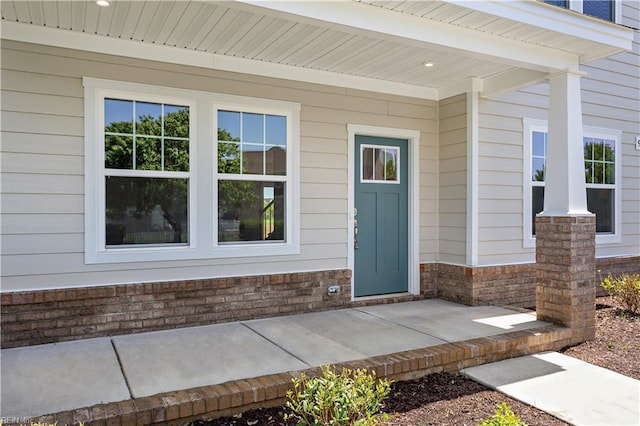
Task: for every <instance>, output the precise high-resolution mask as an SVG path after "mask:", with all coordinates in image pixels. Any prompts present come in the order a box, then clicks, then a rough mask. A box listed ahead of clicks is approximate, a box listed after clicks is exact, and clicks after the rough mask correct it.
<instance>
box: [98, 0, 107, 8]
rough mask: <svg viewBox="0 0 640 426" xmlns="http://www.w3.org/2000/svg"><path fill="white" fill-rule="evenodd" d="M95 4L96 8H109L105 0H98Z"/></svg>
mask: <svg viewBox="0 0 640 426" xmlns="http://www.w3.org/2000/svg"><path fill="white" fill-rule="evenodd" d="M96 4H97V5H98V6H102V7H107V6H109V2H108V1H107V0H98V1H96Z"/></svg>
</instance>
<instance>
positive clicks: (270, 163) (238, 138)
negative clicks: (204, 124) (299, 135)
mask: <svg viewBox="0 0 640 426" xmlns="http://www.w3.org/2000/svg"><path fill="white" fill-rule="evenodd" d="M228 142H235V143H228ZM286 145H287V118H286V117H285V116H278V115H265V114H257V113H247V112H235V111H224V110H220V111H218V172H219V173H230V174H254V175H274V176H285V175H286V164H287V158H286Z"/></svg>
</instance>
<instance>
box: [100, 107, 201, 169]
mask: <svg viewBox="0 0 640 426" xmlns="http://www.w3.org/2000/svg"><path fill="white" fill-rule="evenodd" d="M104 114H105V116H104V123H105V127H104V141H105V167H106V168H107V169H127V170H165V171H188V170H189V107H186V106H178V105H165V104H161V103H151V102H138V101H130V100H120V99H105V100H104ZM134 117H136V118H135V120H134ZM169 137H171V138H172V140H169V139H168V138H169ZM167 150H169V151H170V152H168V153H167V152H166V151H167ZM167 159H169V160H170V164H165V161H166V160H167Z"/></svg>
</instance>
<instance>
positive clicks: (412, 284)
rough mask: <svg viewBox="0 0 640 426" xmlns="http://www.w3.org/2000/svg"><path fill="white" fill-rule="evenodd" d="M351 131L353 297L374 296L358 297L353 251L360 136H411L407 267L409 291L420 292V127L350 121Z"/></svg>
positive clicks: (350, 264) (349, 252)
mask: <svg viewBox="0 0 640 426" xmlns="http://www.w3.org/2000/svg"><path fill="white" fill-rule="evenodd" d="M347 131H348V134H349V137H348V144H347V145H348V147H347V149H348V152H347V162H348V178H347V182H348V188H347V190H348V200H347V209H348V210H347V212H348V214H347V216H348V220H347V223H348V226H347V234H348V235H347V237H348V238H347V267H348V268H349V269H351V271H352V275H351V300H352V301H353V300H356V299H358V300H362V299H364V298H370V297H371V296H364V297H357V298H356V297H355V296H354V294H355V292H354V278H355V271H354V266H355V262H354V252H353V244H354V238H353V220H354V219H355V218H354V215H353V209H354V207H355V195H354V191H355V180H354V175H355V152H354V149H355V143H356V136H378V137H384V138H395V139H407V140H408V141H409V143H408V147H407V148H408V151H409V152H408V156H409V157H408V162H407V163H408V165H409V170H408V172H409V173H408V176H409V187H408V192H409V193H408V195H409V197H408V198H409V199H408V202H409V211H408V214H409V229H408V231H409V235H408V238H407V240H408V244H409V251H408V254H409V255H408V258H409V259H408V260H409V264H408V265H407V267H408V268H409V270H408V273H409V275H408V276H409V282H408V290H409V293H411V294H415V295H417V294H420V253H419V246H420V244H419V242H420V224H419V218H420V198H419V197H420V190H419V189H420V170H419V168H420V132H419V131H417V130H409V129H395V128H392V127H377V126H364V125H359V124H348V125H347ZM372 297H373V298H384V297H393V294H390V295H383V296H372Z"/></svg>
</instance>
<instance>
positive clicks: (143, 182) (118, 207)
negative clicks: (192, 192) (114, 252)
mask: <svg viewBox="0 0 640 426" xmlns="http://www.w3.org/2000/svg"><path fill="white" fill-rule="evenodd" d="M105 190H106V217H105V219H106V229H105V232H106V234H105V235H106V244H107V246H118V245H139V244H144V245H149V244H162V245H166V244H178V245H186V244H187V243H188V242H189V226H188V220H187V218H188V213H187V211H188V200H187V197H188V192H189V191H188V179H165V178H143V177H121V176H107V177H106V186H105Z"/></svg>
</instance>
